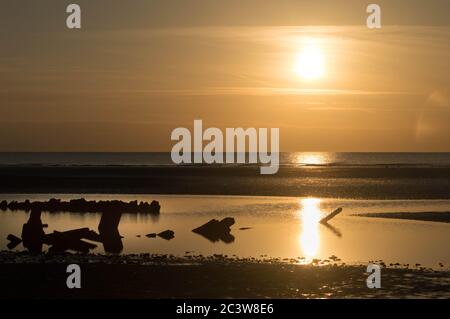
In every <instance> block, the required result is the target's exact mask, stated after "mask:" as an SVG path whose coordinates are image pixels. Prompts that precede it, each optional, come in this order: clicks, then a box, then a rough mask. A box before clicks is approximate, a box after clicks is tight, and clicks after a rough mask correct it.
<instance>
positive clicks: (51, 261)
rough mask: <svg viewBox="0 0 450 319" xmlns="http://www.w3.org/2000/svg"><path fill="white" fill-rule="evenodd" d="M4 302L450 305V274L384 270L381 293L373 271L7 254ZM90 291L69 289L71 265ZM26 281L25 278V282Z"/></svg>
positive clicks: (218, 259)
mask: <svg viewBox="0 0 450 319" xmlns="http://www.w3.org/2000/svg"><path fill="white" fill-rule="evenodd" d="M0 261H1V264H0V280H1V282H2V287H3V289H2V290H1V292H0V298H39V299H54V298H58V299H61V298H64V299H65V298H96V299H99V298H100V299H103V298H114V299H116V298H121V299H142V298H146V299H148V298H171V299H172V298H183V299H184V298H189V299H192V298H194V299H195V298H222V299H228V298H256V299H260V298H261V299H265V298H449V297H450V295H449V291H450V290H449V288H450V278H449V274H448V271H433V270H427V269H408V268H405V267H396V266H393V267H387V268H383V270H382V274H383V277H382V278H383V279H382V280H383V281H382V288H381V289H369V288H367V285H366V282H365V280H366V278H367V275H368V274H366V267H365V266H362V265H361V266H346V265H342V264H339V263H328V264H325V265H298V264H294V263H292V262H291V263H289V262H282V261H279V260H267V261H259V262H258V261H255V260H252V259H231V258H225V257H223V256H212V257H209V258H207V257H200V256H197V257H192V258H179V257H174V256H168V255H150V254H144V255H127V256H122V257H118V256H109V257H107V256H98V255H43V256H38V257H33V256H29V255H28V254H12V253H8V252H0ZM73 263H75V264H78V265H80V267H81V269H82V275H83V279H82V283H81V285H82V288H81V289H72V290H70V289H67V287H66V286H65V281H66V277H67V273H66V267H67V265H68V264H73ZM18 274H20V276H18Z"/></svg>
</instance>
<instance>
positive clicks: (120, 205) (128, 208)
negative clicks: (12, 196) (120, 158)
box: [0, 198, 161, 214]
mask: <svg viewBox="0 0 450 319" xmlns="http://www.w3.org/2000/svg"><path fill="white" fill-rule="evenodd" d="M160 208H161V206H160V205H159V202H157V201H155V200H154V201H152V202H151V203H148V202H139V203H138V201H132V202H123V201H120V200H107V201H103V200H100V201H95V200H91V201H87V200H85V199H84V198H80V199H72V200H70V201H62V200H60V199H55V198H52V199H50V200H49V201H46V202H40V201H35V202H30V201H29V200H26V201H24V202H17V201H11V202H9V203H8V202H7V201H5V200H4V201H2V202H0V210H6V209H9V210H26V211H28V210H39V211H48V212H61V211H64V212H76V213H91V212H94V213H99V212H100V213H102V212H109V211H113V210H117V211H121V212H125V213H145V214H159V211H160Z"/></svg>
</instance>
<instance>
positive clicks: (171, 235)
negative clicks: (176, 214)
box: [158, 229, 175, 240]
mask: <svg viewBox="0 0 450 319" xmlns="http://www.w3.org/2000/svg"><path fill="white" fill-rule="evenodd" d="M158 236H159V237H161V238H163V239H165V240H171V239H172V238H174V237H175V233H174V232H173V231H172V230H170V229H168V230H165V231H163V232H160V233H159V234H158Z"/></svg>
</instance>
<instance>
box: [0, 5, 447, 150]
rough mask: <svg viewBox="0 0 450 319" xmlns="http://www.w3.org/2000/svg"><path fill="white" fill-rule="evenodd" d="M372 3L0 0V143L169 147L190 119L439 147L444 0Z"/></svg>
mask: <svg viewBox="0 0 450 319" xmlns="http://www.w3.org/2000/svg"><path fill="white" fill-rule="evenodd" d="M374 2H375V3H377V4H379V5H380V7H381V17H382V28H381V29H368V28H367V27H366V18H367V16H368V13H366V6H367V5H368V4H369V3H370V2H368V1H359V0H348V1H346V0H344V1H302V0H276V1H275V0H274V1H263V2H262V1H256V0H251V1H248V0H247V1H245V0H240V1H235V0H228V1H218V0H216V1H212V0H184V1H171V0H164V1H162V0H161V1H137V0H130V1H113V0H109V1H107V0H97V1H77V0H72V1H60V0H51V1H49V0H42V1H33V2H31V1H22V0H16V1H1V2H0V26H1V27H0V43H1V44H0V49H1V50H0V151H170V149H171V148H172V146H173V144H174V142H172V141H171V140H170V133H171V131H172V130H173V129H175V128H177V127H192V125H193V121H194V119H202V120H203V125H204V127H212V126H214V127H219V128H223V129H224V128H226V127H244V128H246V127H256V128H262V127H277V128H280V150H282V151H399V152H400V151H450V140H449V136H450V105H449V96H450V84H449V83H450V81H449V80H450V63H449V61H450V50H449V49H450V19H449V14H450V1H448V0H442V1H438V0H436V1H418V0H410V1H402V0H390V1H374ZM69 3H77V4H79V5H80V7H81V10H82V28H81V29H80V30H69V29H67V27H66V24H65V20H66V17H67V15H68V14H67V13H66V12H65V9H66V6H67V5H68V4H69ZM311 68H312V69H311ZM308 70H309V71H308ZM308 72H309V73H308Z"/></svg>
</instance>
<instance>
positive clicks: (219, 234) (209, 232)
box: [192, 217, 234, 243]
mask: <svg viewBox="0 0 450 319" xmlns="http://www.w3.org/2000/svg"><path fill="white" fill-rule="evenodd" d="M233 224H234V218H232V217H226V218H224V219H222V220H221V221H218V220H217V219H211V220H210V221H209V222H207V223H206V224H203V225H202V226H200V227H198V228H195V229H193V230H192V231H193V232H194V233H196V234H199V235H201V236H203V237H205V238H206V239H208V240H209V241H212V242H217V241H219V240H222V241H223V242H225V243H231V242H233V241H234V236H233V235H231V234H230V231H231V228H230V227H231V226H232V225H233Z"/></svg>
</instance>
